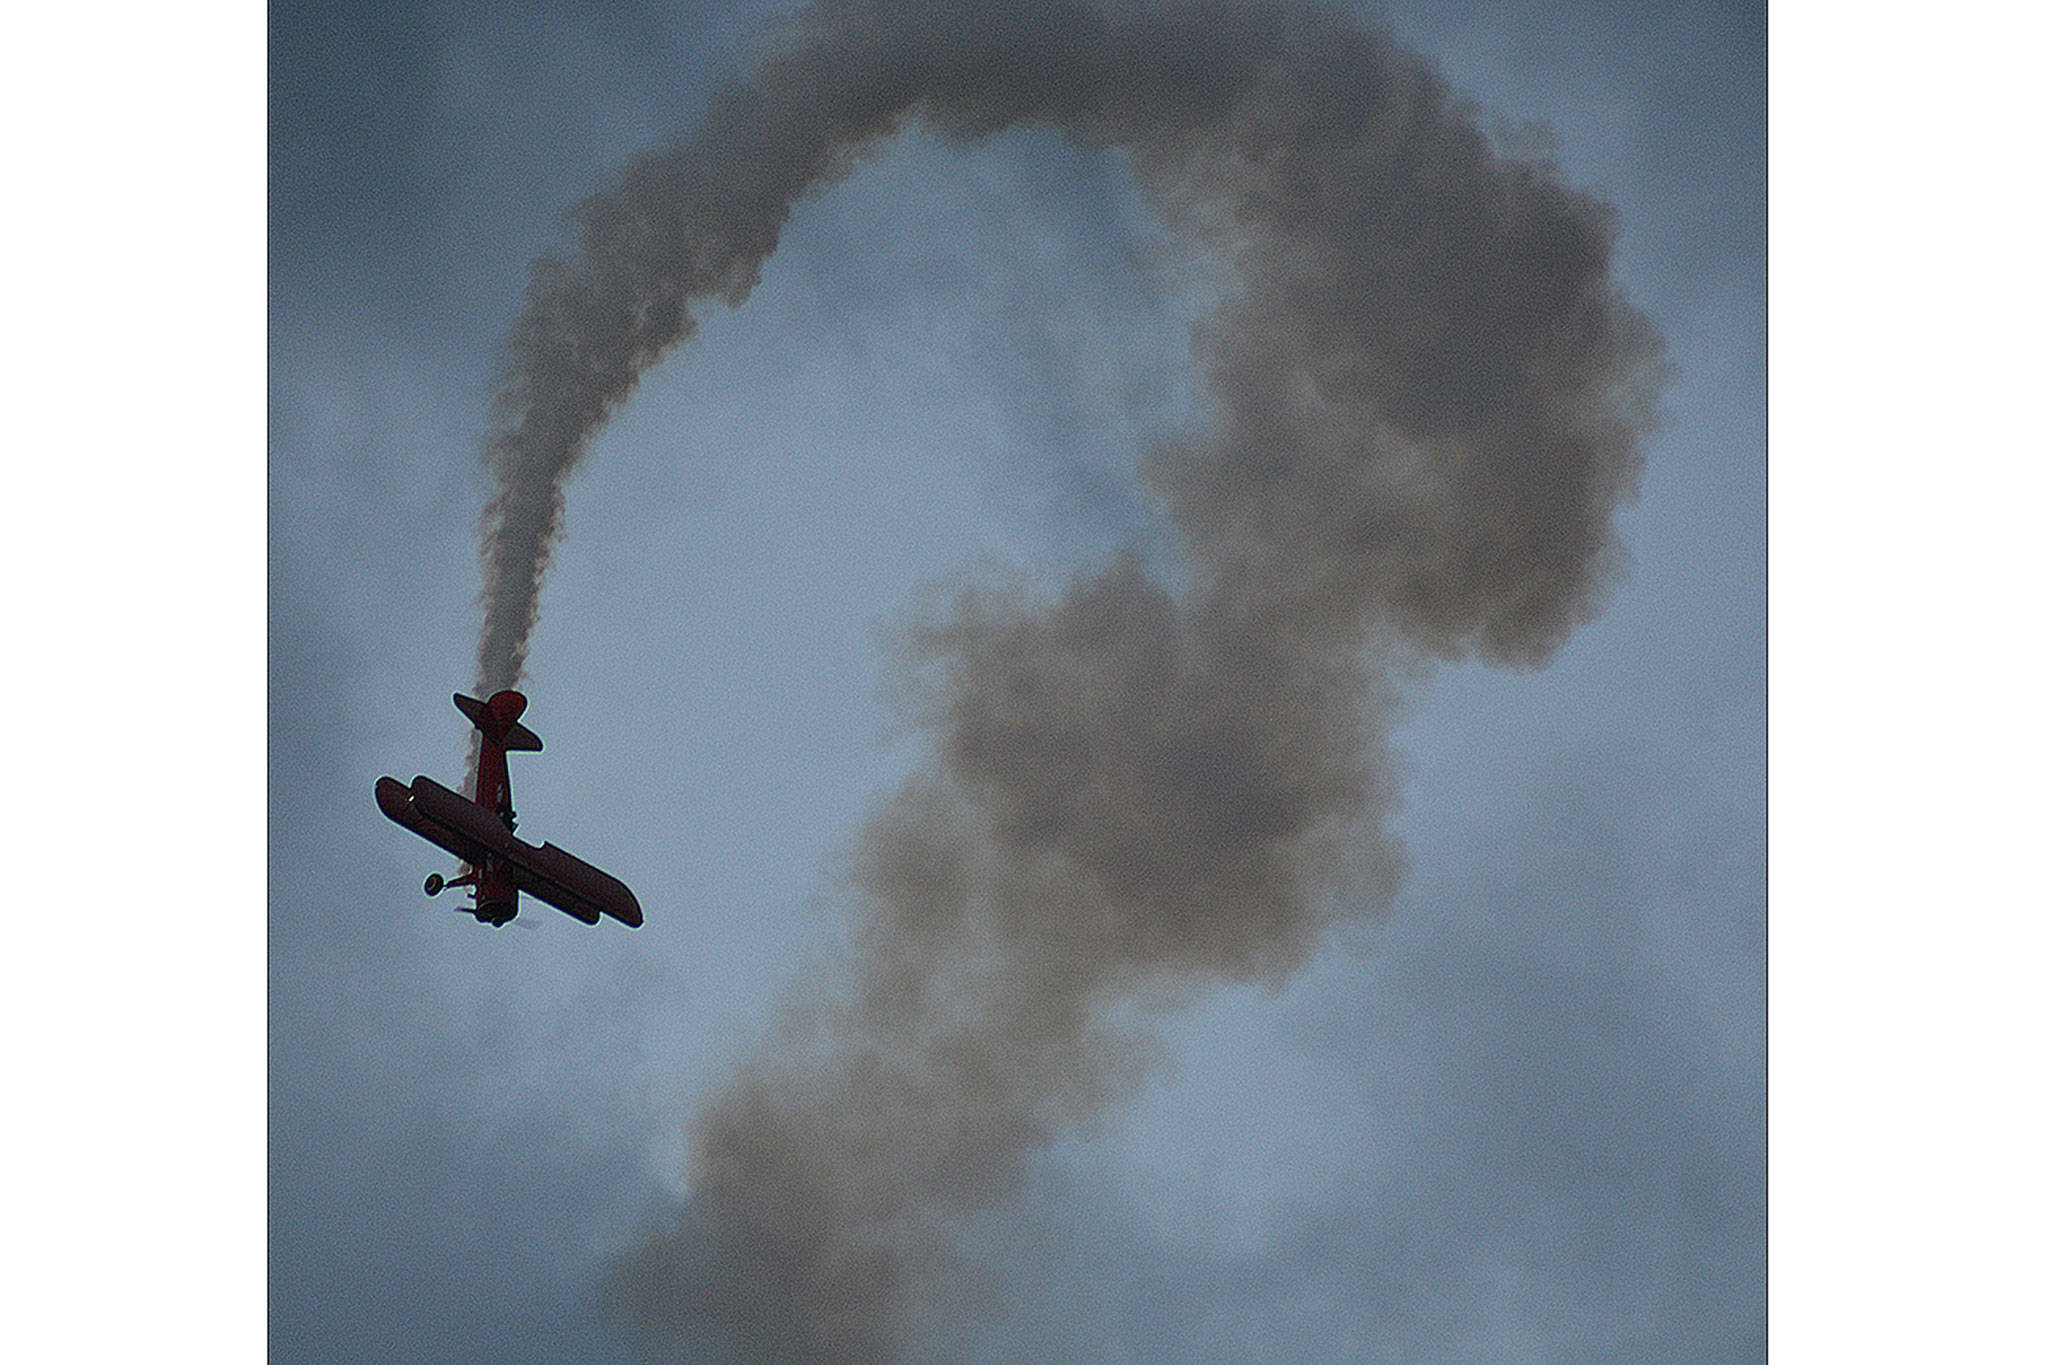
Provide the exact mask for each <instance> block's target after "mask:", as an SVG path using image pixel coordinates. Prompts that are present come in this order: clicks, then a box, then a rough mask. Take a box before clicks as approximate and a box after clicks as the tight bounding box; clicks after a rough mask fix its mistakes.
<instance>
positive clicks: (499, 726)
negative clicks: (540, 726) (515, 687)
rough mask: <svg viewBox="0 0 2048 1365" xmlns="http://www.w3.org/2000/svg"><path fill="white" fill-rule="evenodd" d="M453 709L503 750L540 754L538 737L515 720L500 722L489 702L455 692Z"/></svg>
mask: <svg viewBox="0 0 2048 1365" xmlns="http://www.w3.org/2000/svg"><path fill="white" fill-rule="evenodd" d="M455 709H456V710H458V711H460V712H461V713H462V714H463V715H465V716H468V717H469V723H470V724H471V725H474V726H475V727H476V728H477V729H479V730H481V731H483V732H484V733H485V734H487V735H489V736H491V737H492V738H494V739H496V740H497V741H498V743H499V745H500V746H501V747H503V748H504V749H506V750H508V751H511V752H521V753H539V752H540V736H539V735H537V734H535V733H534V732H533V731H531V730H529V729H527V728H526V727H525V726H524V725H521V724H520V723H519V722H518V721H516V720H513V721H506V720H500V719H499V718H498V717H497V716H494V715H492V714H491V707H490V703H489V702H484V701H479V700H477V699H476V698H475V697H465V696H463V695H462V694H461V693H460V692H457V693H456V694H455Z"/></svg>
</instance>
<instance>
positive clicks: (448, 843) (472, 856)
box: [377, 777, 491, 867]
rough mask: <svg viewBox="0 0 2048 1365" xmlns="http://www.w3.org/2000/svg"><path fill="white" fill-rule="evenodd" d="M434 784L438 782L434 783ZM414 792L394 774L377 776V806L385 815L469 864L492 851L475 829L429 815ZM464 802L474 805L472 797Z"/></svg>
mask: <svg viewBox="0 0 2048 1365" xmlns="http://www.w3.org/2000/svg"><path fill="white" fill-rule="evenodd" d="M419 780H420V781H421V782H426V781H427V780H428V779H426V778H424V777H423V778H420V779H419ZM433 785H434V786H437V787H438V786H440V784H439V783H434V784H433ZM441 790H442V791H444V792H447V794H448V795H449V796H455V793H453V792H449V791H448V789H447V788H446V787H441ZM417 796H418V793H417V792H416V791H415V790H414V789H413V788H412V787H408V786H406V785H405V784H404V783H403V782H400V781H399V780H398V779H396V778H393V777H380V778H378V779H377V805H378V807H379V808H380V809H381V810H383V812H384V813H385V814H386V815H388V816H390V817H391V819H393V820H394V821H396V822H397V823H399V824H401V825H404V826H405V827H406V828H407V829H409V830H411V831H412V832H413V833H414V834H417V835H419V836H420V838H422V839H425V840H426V841H427V842H428V843H430V844H438V845H440V846H441V847H442V848H445V849H447V850H448V851H449V852H450V853H453V854H454V855H455V856H456V857H458V858H460V859H462V861H463V862H465V863H468V864H469V865H470V866H472V867H474V866H476V865H477V864H478V863H481V862H482V861H483V860H484V857H485V855H486V854H488V853H490V852H491V848H490V846H489V845H488V844H486V843H484V842H482V841H481V840H479V839H478V838H476V837H475V835H474V833H471V832H466V831H465V830H463V829H461V828H459V827H457V826H454V825H449V824H444V823H443V822H441V821H439V820H435V819H433V818H432V817H430V816H429V815H428V814H427V813H426V812H425V811H423V810H421V809H420V806H419V802H418V800H417V799H416V798H417ZM455 799H456V800H458V801H460V800H462V798H461V797H459V796H458V797H455ZM463 804H465V805H470V806H476V803H475V802H474V801H466V802H464V803H463ZM476 808H477V809H478V810H479V811H481V810H483V807H482V806H476Z"/></svg>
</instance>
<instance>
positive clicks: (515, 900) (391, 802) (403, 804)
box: [377, 689, 640, 929]
mask: <svg viewBox="0 0 2048 1365" xmlns="http://www.w3.org/2000/svg"><path fill="white" fill-rule="evenodd" d="M455 706H456V709H457V710H459V711H461V712H462V714H463V715H465V716H468V717H469V719H470V722H471V723H472V724H473V725H475V726H476V728H477V730H478V732H479V733H480V734H481V735H482V736H483V740H482V745H481V750H480V752H479V753H478V756H477V765H476V800H474V801H472V800H470V799H469V798H468V797H466V796H463V795H462V794H461V793H459V792H454V791H450V790H449V789H448V788H446V787H444V786H442V785H441V784H440V783H438V782H436V781H434V780H433V779H432V778H430V777H415V778H414V779H413V780H412V785H411V786H407V785H406V784H405V783H403V782H400V781H399V780H398V779H396V778H392V777H380V778H378V779H377V804H378V806H379V807H381V808H382V809H383V811H384V813H385V814H386V815H388V816H390V817H391V818H392V819H393V820H395V821H397V822H398V823H399V824H401V825H404V826H405V827H406V828H407V829H409V830H411V831H412V832H413V833H414V834H417V835H419V836H420V838H422V839H425V840H426V841H427V842H428V843H430V844H438V845H440V846H441V847H442V848H445V849H447V850H448V851H449V852H450V853H453V854H454V855H455V856H456V857H458V858H460V859H462V862H463V869H462V873H461V875H460V876H457V877H455V878H453V879H444V878H443V877H442V876H441V875H440V874H439V873H438V872H437V873H435V874H434V875H433V876H431V877H429V878H427V894H428V895H429V896H438V895H440V894H441V891H442V888H444V887H450V886H466V887H469V888H470V890H471V893H472V895H473V897H474V901H475V904H474V907H473V908H472V909H471V910H470V912H469V913H471V914H473V915H475V916H476V917H477V919H479V920H481V921H482V922H483V923H485V924H489V925H493V926H502V925H505V924H507V923H509V922H510V921H511V919H512V917H513V916H514V915H516V914H518V913H519V893H520V892H522V891H524V892H526V893H528V894H529V895H532V896H535V897H537V898H539V899H541V900H544V901H546V902H547V903H548V904H549V905H552V906H554V907H555V908H556V909H557V910H560V911H563V912H564V913H566V914H568V915H570V916H572V917H574V918H576V919H580V920H582V921H583V922H584V923H585V924H595V923H597V917H598V916H599V915H610V916H611V917H612V918H613V919H615V920H617V921H619V923H621V924H623V925H625V926H627V927H628V928H631V929H637V928H639V927H640V902H638V901H636V900H634V899H633V893H632V892H631V891H630V890H628V889H627V888H626V884H625V883H624V882H622V881H620V880H619V879H618V878H617V877H614V876H612V875H611V874H610V873H608V872H602V871H600V870H598V869H597V868H594V867H592V866H591V865H590V864H589V863H586V862H584V861H583V860H582V859H581V858H578V857H575V856H574V855H572V854H568V853H564V852H563V851H562V850H561V849H559V848H556V847H555V846H554V845H553V844H542V845H541V846H540V847H539V848H535V847H534V846H533V845H532V844H529V843H526V842H524V841H522V840H519V839H516V838H514V837H513V835H512V828H513V818H512V775H511V773H510V771H509V770H508V769H507V767H506V765H505V754H506V753H507V751H509V750H514V749H520V750H530V751H537V750H538V749H539V748H540V736H539V735H536V734H535V733H534V732H533V731H531V730H529V729H527V728H526V727H525V726H524V725H521V724H520V723H519V717H520V715H521V714H522V713H523V712H524V711H525V710H526V698H525V697H523V696H521V695H520V694H519V693H517V692H513V691H511V690H509V689H508V690H506V691H503V692H498V693H495V694H493V695H492V697H491V699H490V700H489V701H478V700H477V699H476V698H475V697H465V696H463V695H462V694H460V693H457V694H456V696H455Z"/></svg>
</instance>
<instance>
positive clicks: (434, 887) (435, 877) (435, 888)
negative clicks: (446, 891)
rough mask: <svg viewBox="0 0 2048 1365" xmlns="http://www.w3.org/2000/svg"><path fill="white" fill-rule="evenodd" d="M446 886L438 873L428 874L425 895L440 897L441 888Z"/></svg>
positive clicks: (444, 880)
mask: <svg viewBox="0 0 2048 1365" xmlns="http://www.w3.org/2000/svg"><path fill="white" fill-rule="evenodd" d="M446 885H448V882H447V880H446V879H445V878H443V877H442V876H441V874H440V873H438V872H430V873H428V874H427V894H428V895H429V896H438V895H440V894H441V888H442V887H444V886H446Z"/></svg>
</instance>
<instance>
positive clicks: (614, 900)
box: [507, 841, 641, 929]
mask: <svg viewBox="0 0 2048 1365" xmlns="http://www.w3.org/2000/svg"><path fill="white" fill-rule="evenodd" d="M515 842H516V841H515ZM507 858H508V861H510V862H511V864H512V866H513V867H514V868H515V869H516V873H515V877H514V880H516V881H517V882H518V883H519V889H520V890H521V891H530V892H532V893H533V895H534V896H536V897H538V898H539V899H541V900H544V901H546V902H547V903H548V904H549V905H552V906H554V907H555V908H556V909H557V910H564V911H567V912H568V913H569V914H571V915H574V916H575V917H576V918H577V919H580V920H582V921H583V922H584V923H585V924H595V923H597V917H598V915H599V914H606V915H610V916H611V917H612V918H613V919H615V920H617V921H618V922H619V923H621V924H623V925H625V926H626V927H627V928H629V929H638V928H639V927H640V923H641V914H640V902H639V901H637V900H635V899H634V898H633V893H632V891H631V890H629V889H628V888H627V886H626V884H625V883H624V882H622V881H620V880H619V879H618V878H617V877H614V876H613V875H612V874H611V873H609V872H606V871H603V870H602V869H600V868H595V867H592V866H591V865H590V864H589V863H586V862H584V861H583V860H582V859H581V858H579V857H577V856H576V855H575V854H573V853H565V852H563V851H562V850H561V849H559V848H556V847H555V846H554V845H553V844H542V845H541V846H540V847H539V848H535V847H533V846H532V845H531V844H520V845H519V851H518V852H517V853H516V854H511V855H507Z"/></svg>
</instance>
